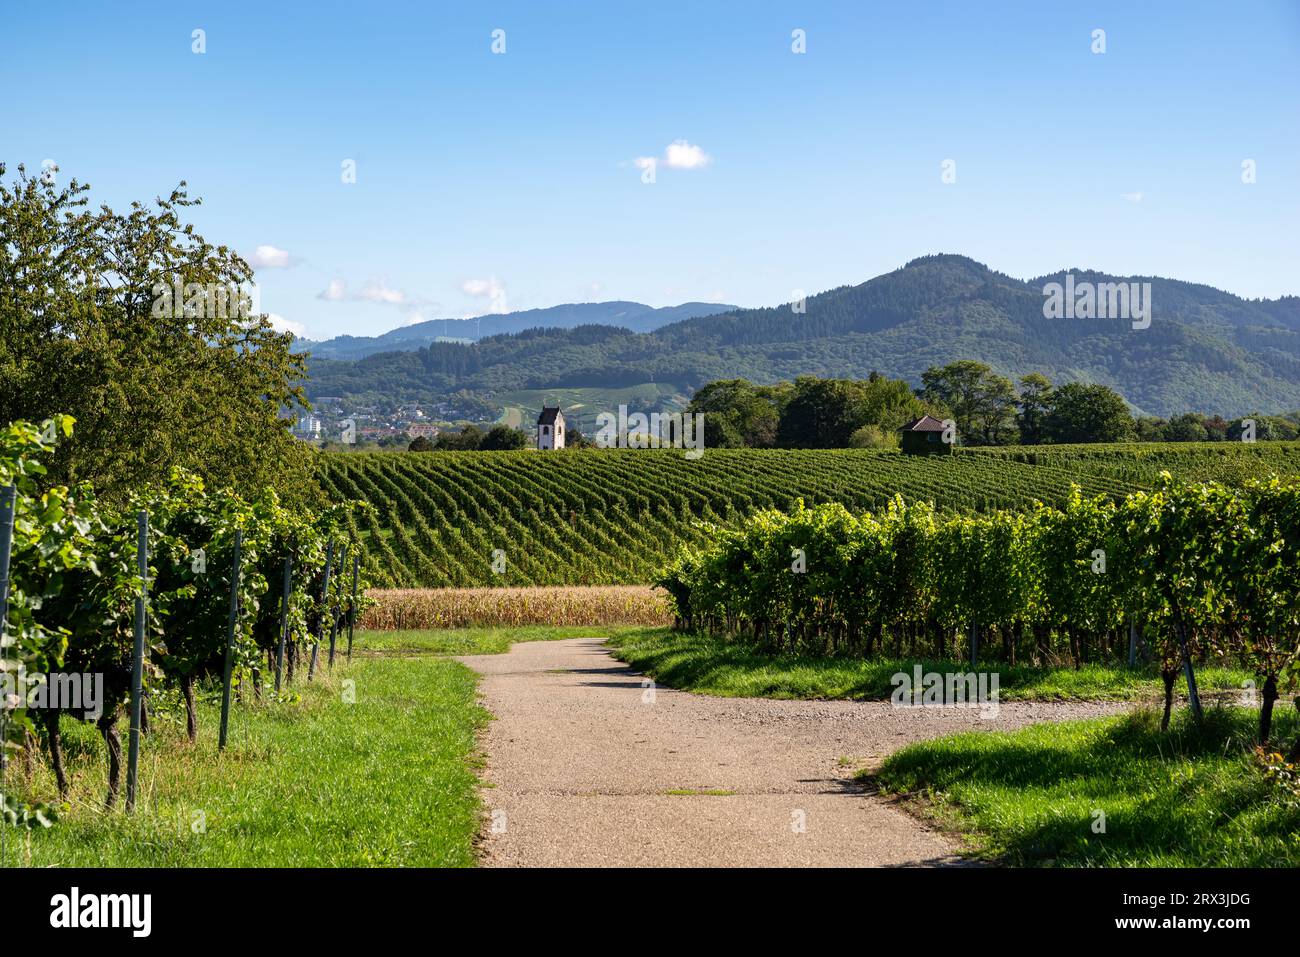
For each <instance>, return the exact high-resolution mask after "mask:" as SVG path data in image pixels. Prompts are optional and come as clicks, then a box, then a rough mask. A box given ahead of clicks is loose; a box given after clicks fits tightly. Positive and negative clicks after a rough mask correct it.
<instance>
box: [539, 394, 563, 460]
mask: <svg viewBox="0 0 1300 957" xmlns="http://www.w3.org/2000/svg"><path fill="white" fill-rule="evenodd" d="M537 447H538V448H539V449H562V448H564V413H563V412H561V411H560V407H559V406H558V405H557V406H554V407H551V406H545V405H544V406H542V414H541V415H539V416H538V417H537Z"/></svg>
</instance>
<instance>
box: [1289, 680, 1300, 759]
mask: <svg viewBox="0 0 1300 957" xmlns="http://www.w3.org/2000/svg"><path fill="white" fill-rule="evenodd" d="M1295 709H1296V710H1297V711H1300V696H1297V697H1296V699H1295ZM1286 759H1287V761H1289V762H1290V763H1291V764H1300V734H1297V735H1296V736H1295V743H1294V744H1292V745H1291V750H1290V751H1288V752H1287V755H1286Z"/></svg>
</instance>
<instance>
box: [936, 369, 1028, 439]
mask: <svg viewBox="0 0 1300 957" xmlns="http://www.w3.org/2000/svg"><path fill="white" fill-rule="evenodd" d="M921 384H922V390H921V398H922V399H925V400H927V401H930V402H936V403H940V404H942V405H944V406H946V407H947V408H948V409H950V410H951V411H952V416H953V419H954V420H955V421H956V423H957V433H958V435H959V436H961V437H962V439H963V440H964V441H965V442H967V443H968V444H973V445H1000V444H1004V443H1007V442H1010V441H1011V440H1012V439H1013V438H1014V437H1015V411H1016V393H1015V387H1014V386H1013V385H1012V384H1011V380H1010V379H1008V378H1006V377H1005V376H1001V375H998V374H997V373H996V372H994V371H993V370H992V369H991V368H989V367H988V366H987V365H985V364H984V363H983V362H976V361H975V360H974V359H962V360H959V361H957V362H951V363H949V364H948V365H946V366H943V367H942V368H940V367H936V366H931V367H930V368H928V369H926V370H925V372H923V373H921Z"/></svg>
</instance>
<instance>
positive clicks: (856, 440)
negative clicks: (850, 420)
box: [849, 425, 898, 449]
mask: <svg viewBox="0 0 1300 957" xmlns="http://www.w3.org/2000/svg"><path fill="white" fill-rule="evenodd" d="M849 448H851V449H896V448H898V433H897V432H886V431H885V430H884V429H882V428H881V427H880V426H878V425H864V426H863V427H862V428H860V429H858V430H856V431H855V432H854V433H853V434H852V435H850V436H849Z"/></svg>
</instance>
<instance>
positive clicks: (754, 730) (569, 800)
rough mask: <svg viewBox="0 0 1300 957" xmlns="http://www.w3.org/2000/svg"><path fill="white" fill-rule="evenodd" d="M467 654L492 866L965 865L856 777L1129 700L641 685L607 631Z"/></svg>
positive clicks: (485, 847)
mask: <svg viewBox="0 0 1300 957" xmlns="http://www.w3.org/2000/svg"><path fill="white" fill-rule="evenodd" d="M458 660H460V661H463V662H465V663H466V664H467V665H469V666H470V667H471V668H473V669H474V670H476V671H478V672H479V673H480V674H481V675H483V680H482V682H481V685H480V689H481V692H482V694H483V698H484V704H485V706H486V707H487V708H488V709H489V710H490V711H491V712H492V714H493V715H494V716H495V718H496V720H494V721H493V722H492V723H491V725H490V727H489V729H488V731H487V734H486V740H485V749H486V751H487V761H488V764H487V769H486V772H485V779H486V781H487V783H488V785H489V786H488V787H485V788H484V789H483V798H484V801H485V803H486V804H487V806H488V809H489V810H490V812H491V817H490V819H489V820H488V821H487V822H486V824H485V826H484V830H483V841H482V852H483V863H485V864H487V865H489V866H541V867H557V866H558V867H563V866H582V867H590V866H637V867H654V866H742V867H743V866H780V867H791V866H814V867H818V866H849V867H860V866H888V865H941V864H953V863H958V862H959V861H958V859H957V857H956V856H955V851H956V849H955V847H954V845H953V844H952V843H951V841H949V840H948V839H947V838H946V837H944V836H943V835H942V834H940V833H938V832H936V831H934V830H930V829H928V828H927V827H926V826H925V825H923V824H921V823H920V822H918V821H917V820H916V819H915V818H913V817H911V816H910V815H908V814H906V813H905V812H903V811H902V810H900V809H898V808H896V807H894V806H892V805H890V804H889V803H888V802H886V801H885V800H883V799H881V798H879V797H876V796H874V795H871V794H868V793H866V792H864V791H863V790H862V788H861V787H860V786H858V785H857V784H855V783H854V781H853V775H854V773H855V772H856V771H857V770H859V769H860V768H863V767H874V766H876V765H878V764H879V762H880V761H881V759H883V758H884V757H885V756H886V755H887V754H889V753H890V752H892V751H894V750H896V749H897V748H900V747H902V746H903V745H905V744H908V743H910V742H912V741H918V740H922V739H924V738H933V737H938V736H941V735H944V734H948V733H951V732H953V731H958V730H963V729H971V728H984V729H1006V728H1017V727H1022V726H1024V725H1026V724H1033V723H1035V722H1039V721H1059V720H1064V719H1068V718H1083V717H1092V716H1095V715H1099V714H1106V713H1114V712H1117V711H1119V710H1122V709H1123V708H1124V707H1125V706H1124V705H1122V704H1118V705H1117V704H1092V703H1077V702H1072V703H1059V702H1050V703H1047V702H1043V703H1031V702H1013V703H1007V704H1003V705H1002V706H1001V714H1000V715H999V716H998V717H997V718H995V719H992V720H981V719H980V717H979V714H978V712H976V711H963V710H936V709H922V708H916V709H911V708H895V707H892V706H891V704H890V703H889V702H888V701H873V702H862V703H859V702H848V701H769V700H764V699H759V698H714V697H708V696H704V695H694V694H689V693H686V692H681V691H672V690H669V689H666V688H654V687H645V684H648V683H649V682H648V680H647V679H643V677H642V676H641V675H639V674H637V673H636V672H633V671H632V670H631V669H629V668H628V667H627V666H626V665H624V664H622V663H621V662H619V661H615V660H614V659H613V658H612V657H610V655H609V652H608V651H607V650H606V649H605V648H604V646H603V643H602V640H601V639H599V638H575V639H569V640H566V641H537V642H526V643H521V644H516V645H515V646H514V647H513V648H512V649H511V650H510V652H509V653H508V654H503V655H474V656H465V657H461V658H459V659H458ZM643 682H644V683H645V684H643ZM842 758H843V759H848V761H847V763H844V762H842V761H841V759H842ZM673 792H692V793H686V794H679V793H673ZM704 792H725V793H714V794H710V793H704ZM800 824H802V830H800V829H799V825H800Z"/></svg>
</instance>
